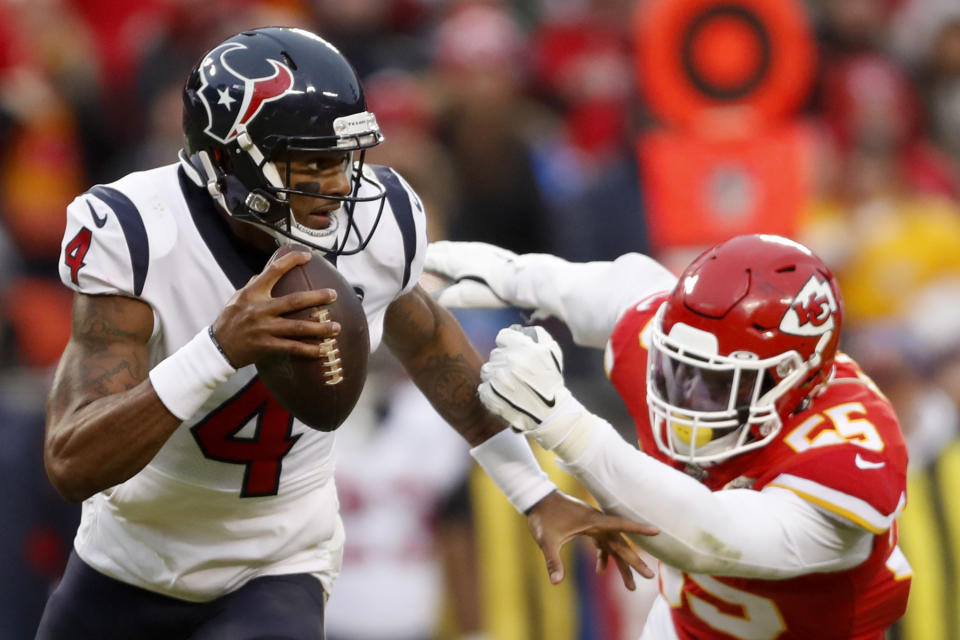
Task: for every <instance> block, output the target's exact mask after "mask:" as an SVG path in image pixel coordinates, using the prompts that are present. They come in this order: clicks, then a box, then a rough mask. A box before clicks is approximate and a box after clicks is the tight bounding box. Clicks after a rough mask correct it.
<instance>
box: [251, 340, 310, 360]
mask: <svg viewBox="0 0 960 640" xmlns="http://www.w3.org/2000/svg"><path fill="white" fill-rule="evenodd" d="M327 349H328V347H327V346H325V345H324V344H323V343H322V342H319V343H314V342H307V341H305V340H296V339H292V338H281V337H271V338H268V339H266V340H264V341H263V342H262V346H261V349H260V355H259V356H258V357H257V361H258V362H259V361H260V360H262V359H264V358H269V357H270V356H272V355H279V354H285V355H290V356H298V357H302V358H311V359H316V358H321V357H323V356H324V355H326V353H327Z"/></svg>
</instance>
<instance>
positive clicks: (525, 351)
mask: <svg viewBox="0 0 960 640" xmlns="http://www.w3.org/2000/svg"><path fill="white" fill-rule="evenodd" d="M480 378H481V379H482V380H483V383H482V384H481V385H480V388H479V389H478V392H479V395H480V400H481V402H483V404H484V405H485V406H486V407H487V409H489V410H490V411H491V412H493V413H494V414H496V415H497V416H499V417H500V418H502V419H503V420H505V421H506V422H508V423H510V424H511V425H512V426H513V428H514V429H516V430H518V431H520V432H522V433H524V434H526V435H527V436H529V437H531V438H533V439H534V440H536V441H537V442H538V443H540V445H541V446H542V447H543V448H544V449H548V450H551V451H554V452H555V453H557V455H559V456H560V458H561V459H563V460H566V461H568V462H569V461H572V460H576V459H578V458H579V457H580V456H581V455H582V454H583V452H584V451H585V449H586V447H587V445H588V444H589V442H590V438H591V433H592V432H593V431H594V430H595V429H596V428H597V425H598V424H600V423H603V420H602V419H600V418H598V417H596V416H594V415H593V414H591V413H590V412H589V411H587V409H586V408H584V406H583V405H582V404H580V402H579V401H578V400H577V399H576V398H574V397H573V395H572V394H571V393H570V390H569V389H567V387H566V384H564V381H563V351H561V349H560V345H558V344H557V342H556V340H554V339H553V338H552V337H551V336H550V334H549V333H547V331H546V329H544V328H543V327H521V326H520V325H513V326H510V327H507V328H506V329H502V330H501V331H500V333H498V334H497V348H496V349H494V350H493V352H492V353H491V354H490V360H489V361H488V362H487V363H486V364H484V365H483V367H482V368H481V369H480Z"/></svg>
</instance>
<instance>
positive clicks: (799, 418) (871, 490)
mask: <svg viewBox="0 0 960 640" xmlns="http://www.w3.org/2000/svg"><path fill="white" fill-rule="evenodd" d="M426 267H427V269H428V270H431V271H434V272H437V273H440V274H441V275H444V276H446V277H449V278H451V279H453V280H454V281H455V282H454V284H452V285H451V286H450V287H448V288H447V289H446V290H445V291H443V292H442V293H441V294H440V300H441V302H442V303H444V304H447V305H449V306H477V305H480V304H483V303H484V302H485V301H490V300H491V299H492V300H494V301H500V302H501V303H509V304H513V305H516V306H520V307H527V308H533V309H535V310H536V311H537V313H538V314H539V315H541V316H543V315H554V316H557V317H559V318H561V319H563V320H564V321H566V322H567V324H568V326H569V327H570V329H571V332H572V334H573V336H574V339H575V340H577V342H579V343H581V344H585V345H593V346H602V345H603V343H604V342H606V349H607V350H606V366H607V371H608V375H609V376H610V380H611V382H612V383H613V385H614V386H615V387H616V389H617V391H618V392H619V394H620V396H621V397H622V398H623V400H624V401H625V402H626V404H627V407H628V408H629V410H630V412H631V414H632V416H633V418H634V419H635V421H636V429H637V437H638V439H639V443H640V447H641V449H642V451H638V450H637V449H636V448H635V447H633V446H632V445H630V444H629V443H627V442H625V441H624V440H623V439H622V438H621V437H620V436H619V435H618V434H617V432H616V431H615V430H614V429H613V427H611V425H610V424H608V423H607V422H605V421H604V420H603V419H601V418H599V417H597V416H595V415H593V414H591V413H590V412H589V411H588V410H587V409H586V408H584V406H583V405H582V404H580V403H579V402H578V401H577V400H576V399H575V398H574V397H573V396H572V395H571V394H570V392H569V391H568V390H567V388H566V387H565V384H564V380H563V374H562V353H561V351H560V348H559V346H558V345H557V344H556V342H554V341H553V339H552V338H551V337H550V336H549V334H548V333H547V332H546V331H545V330H543V329H542V328H541V327H518V326H514V327H511V328H508V329H504V330H503V331H501V332H500V334H499V335H498V337H497V344H498V348H497V349H496V350H494V352H493V353H492V354H491V357H490V361H489V362H488V363H487V364H486V365H484V369H483V373H482V377H483V379H484V382H483V384H482V385H481V386H480V396H481V399H482V400H483V402H484V403H485V404H486V405H487V406H488V407H489V408H490V409H491V410H493V411H494V412H495V413H497V414H499V415H500V416H501V417H503V418H505V419H506V420H508V421H509V422H511V423H512V424H513V425H514V427H515V428H517V429H519V430H521V431H524V432H526V434H527V435H528V436H529V437H532V438H534V439H535V440H537V441H538V442H539V443H540V444H541V445H543V446H544V447H546V448H548V449H551V450H552V451H554V452H555V453H556V454H557V455H558V457H559V458H560V459H561V461H562V462H563V463H564V464H565V468H566V469H568V470H569V471H570V472H571V473H573V474H574V475H576V477H577V478H578V479H579V480H580V481H581V482H582V483H583V484H584V485H585V486H586V487H587V488H588V489H589V490H590V492H591V493H592V494H593V495H594V496H595V497H596V499H597V501H598V502H599V503H600V505H601V506H602V507H603V508H604V509H606V510H607V511H609V512H611V513H616V514H619V515H623V516H627V517H630V518H634V519H638V520H641V521H643V520H645V521H647V522H649V523H651V524H653V525H654V526H656V527H658V528H659V529H660V531H661V533H660V535H658V536H654V537H647V538H643V539H640V538H639V537H638V538H637V543H638V544H639V545H640V546H642V547H643V548H645V549H646V550H648V551H649V552H651V553H652V554H653V555H655V556H656V557H658V558H659V559H660V561H661V563H660V576H659V580H660V596H659V597H658V598H657V600H656V602H655V603H654V605H653V609H652V610H651V613H650V616H649V618H648V621H647V625H646V627H645V630H644V634H643V636H642V639H643V640H648V639H654V638H657V639H661V638H668V639H680V640H693V639H709V640H721V639H722V640H729V639H731V638H742V639H749V640H773V639H774V638H777V639H779V640H787V639H791V640H794V639H795V640H801V639H809V638H818V639H823V638H830V639H834V638H835V639H841V638H843V639H858V640H859V639H863V640H867V639H869V640H880V639H881V638H882V637H883V631H884V629H886V628H887V627H888V626H889V625H890V624H891V623H892V622H894V621H895V620H896V619H897V618H899V617H900V616H901V615H902V614H903V612H904V609H905V608H906V603H907V593H908V591H909V587H910V575H911V571H910V566H909V564H908V563H907V560H906V558H905V557H904V556H903V554H902V552H901V551H900V550H899V548H898V547H897V534H896V525H895V523H894V519H895V518H896V517H897V515H898V514H899V513H900V511H901V510H902V509H903V507H904V504H905V501H906V494H905V487H906V467H907V451H906V447H905V444H904V440H903V436H902V434H901V432H900V427H899V424H898V422H897V417H896V415H894V412H893V409H892V408H891V406H890V403H889V402H888V401H887V399H886V398H885V397H884V396H883V394H882V393H881V392H880V391H879V390H878V389H877V388H876V386H875V385H874V384H873V383H872V382H871V381H870V379H869V378H868V377H867V376H865V375H864V374H863V372H862V371H861V370H860V369H859V368H858V367H857V365H856V363H855V362H853V361H852V360H851V359H850V358H849V357H847V356H845V355H843V354H842V353H839V352H838V351H837V345H838V342H839V337H840V329H841V324H842V304H841V299H840V292H839V290H838V288H837V284H836V281H835V279H834V277H833V275H832V274H831V272H830V270H829V269H828V268H827V267H826V266H825V265H824V264H823V262H822V261H821V260H820V259H819V258H817V257H816V256H815V255H813V254H812V253H811V252H810V251H809V250H808V249H807V248H806V247H803V246H802V245H799V244H797V243H795V242H793V241H790V240H788V239H786V238H781V237H777V236H766V235H747V236H739V237H736V238H733V239H731V240H729V241H727V242H724V243H721V244H719V245H717V246H715V247H713V248H711V249H710V250H708V251H707V252H705V253H703V254H702V255H701V256H699V257H698V258H697V259H696V260H694V261H693V263H691V264H690V266H689V267H687V269H686V270H685V271H684V272H683V274H681V276H680V278H679V279H676V278H674V277H673V276H672V275H671V274H670V273H669V272H668V271H666V269H664V268H663V267H662V266H661V265H659V264H658V263H656V262H655V261H653V260H651V259H649V258H646V257H645V256H641V255H638V254H630V255H626V256H621V257H620V258H618V259H617V260H616V261H614V262H595V263H585V264H571V263H567V262H565V261H563V260H560V259H559V258H555V257H553V256H545V255H524V256H514V255H512V254H509V253H508V252H504V251H502V250H500V249H497V248H495V247H490V246H489V245H478V244H472V243H437V245H435V246H433V247H432V249H431V252H430V253H429V255H428V259H427V263H426ZM491 294H493V295H491Z"/></svg>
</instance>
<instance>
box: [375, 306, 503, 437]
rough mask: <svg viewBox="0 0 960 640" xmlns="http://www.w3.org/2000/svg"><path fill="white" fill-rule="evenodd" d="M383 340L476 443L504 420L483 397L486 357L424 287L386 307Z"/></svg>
mask: <svg viewBox="0 0 960 640" xmlns="http://www.w3.org/2000/svg"><path fill="white" fill-rule="evenodd" d="M384 342H385V343H386V344H387V346H388V347H390V350H391V351H392V352H393V354H394V355H395V356H397V358H398V359H399V360H400V362H401V363H403V366H404V368H405V369H406V370H407V373H408V374H410V377H411V378H412V379H413V381H414V382H415V383H416V384H417V386H418V387H420V390H421V391H422V392H423V394H424V395H425V396H426V397H427V399H428V400H430V402H431V403H432V404H433V406H434V408H435V409H436V410H437V412H438V413H440V415H441V416H443V418H444V419H445V420H446V421H447V422H449V423H450V424H451V425H452V426H453V427H454V428H455V429H456V430H457V431H459V432H460V434H461V435H462V436H463V437H464V438H465V439H466V440H467V441H468V442H469V443H470V444H471V445H472V446H475V445H478V444H480V443H481V442H483V441H485V440H486V439H487V438H489V437H490V436H492V435H494V434H496V433H498V432H500V431H502V430H503V428H504V426H505V425H504V423H503V422H501V421H500V420H499V418H497V417H495V416H494V415H493V414H491V413H490V412H489V411H487V409H486V407H484V406H483V404H482V403H481V402H480V398H479V396H477V386H478V385H479V384H480V365H481V364H482V361H481V360H480V356H479V355H478V354H477V352H476V350H475V349H474V348H473V345H472V344H470V341H469V340H468V339H467V337H466V336H465V335H464V334H463V329H461V328H460V324H459V323H458V322H457V321H456V319H455V318H454V317H453V316H452V315H451V314H450V312H449V311H447V310H446V309H444V308H443V307H441V306H439V305H438V304H437V303H436V302H434V301H433V300H432V299H431V298H430V296H429V295H427V294H426V292H424V290H423V289H422V288H420V287H416V288H415V289H414V290H413V291H411V292H410V293H408V294H406V295H403V296H401V297H400V298H398V299H397V300H395V301H394V302H393V303H392V304H391V305H390V307H389V308H388V309H387V317H386V320H385V322H384Z"/></svg>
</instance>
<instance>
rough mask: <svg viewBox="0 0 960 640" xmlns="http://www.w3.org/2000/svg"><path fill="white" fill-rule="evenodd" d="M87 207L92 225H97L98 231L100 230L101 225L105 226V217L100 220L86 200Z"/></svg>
mask: <svg viewBox="0 0 960 640" xmlns="http://www.w3.org/2000/svg"><path fill="white" fill-rule="evenodd" d="M87 207H88V208H89V209H90V215H91V216H93V224H95V225H97V228H98V229H102V228H103V225H105V224H107V216H103V217H102V218H101V217H100V216H98V215H97V212H96V210H95V209H94V208H93V205H92V204H90V201H89V200H87Z"/></svg>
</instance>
